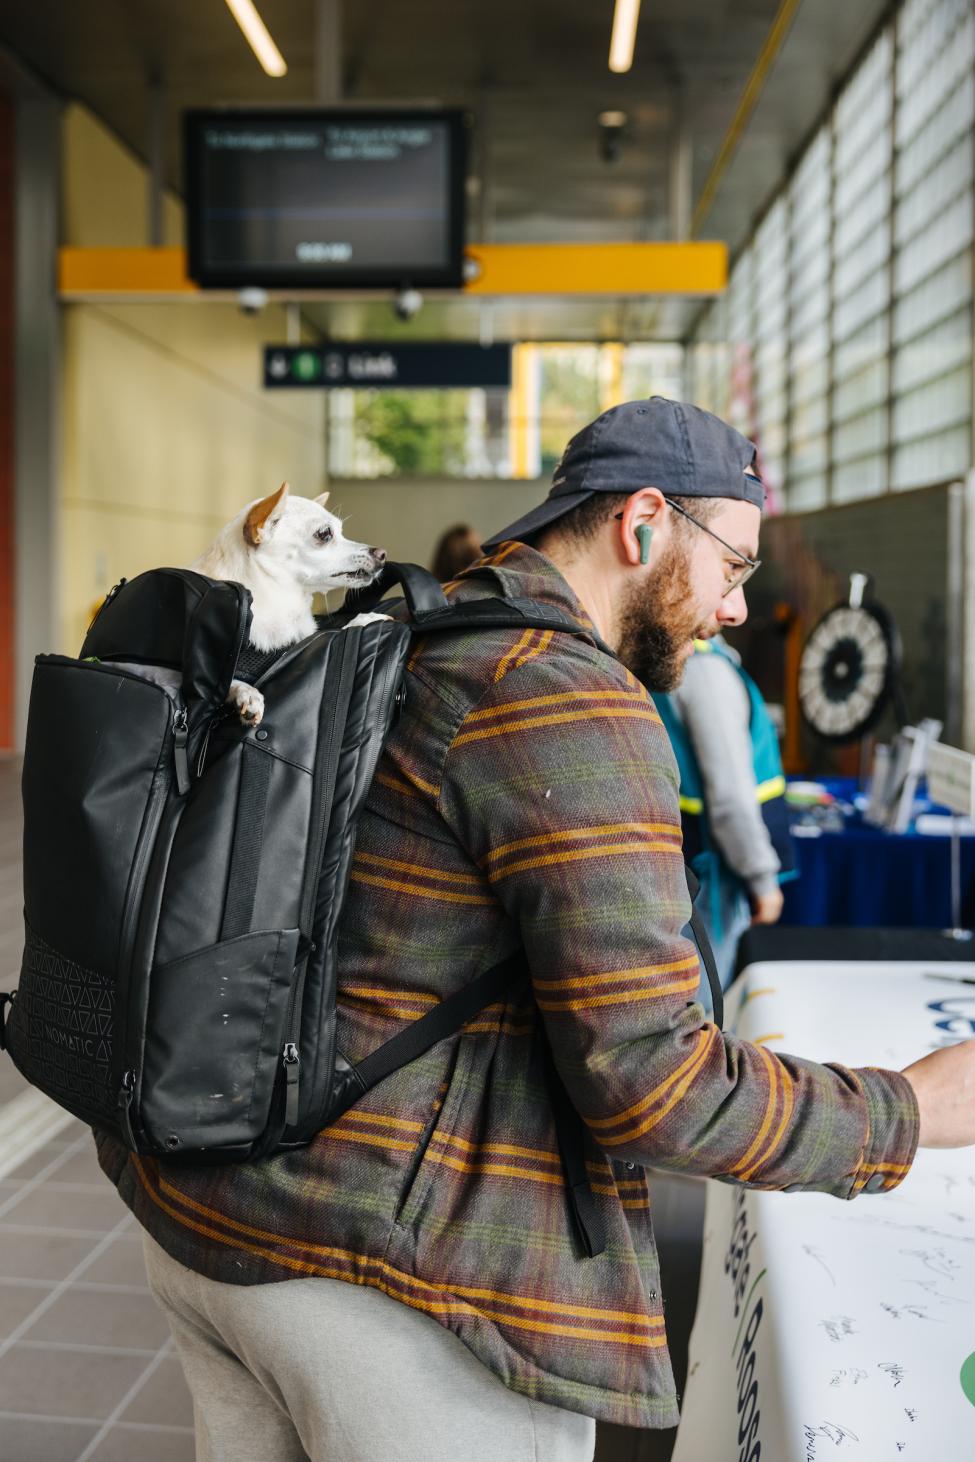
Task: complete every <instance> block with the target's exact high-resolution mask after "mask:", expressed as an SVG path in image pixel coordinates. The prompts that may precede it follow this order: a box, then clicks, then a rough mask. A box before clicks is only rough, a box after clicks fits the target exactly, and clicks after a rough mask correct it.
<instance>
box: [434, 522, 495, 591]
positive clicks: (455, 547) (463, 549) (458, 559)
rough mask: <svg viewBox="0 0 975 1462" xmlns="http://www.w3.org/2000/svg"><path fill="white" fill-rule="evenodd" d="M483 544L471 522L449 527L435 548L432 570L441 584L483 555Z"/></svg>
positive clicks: (453, 577) (454, 576) (447, 581)
mask: <svg viewBox="0 0 975 1462" xmlns="http://www.w3.org/2000/svg"><path fill="white" fill-rule="evenodd" d="M481 552H482V550H481V545H480V543H479V542H478V537H477V534H476V533H475V532H474V529H473V528H472V527H471V525H470V524H469V523H457V524H456V525H455V527H453V528H448V529H447V531H446V533H444V534H443V536H442V537H441V538H440V540H439V542H438V543H437V546H436V548H435V549H434V550H433V562H432V563H431V564H430V572H431V573H432V574H433V576H434V578H435V579H439V580H440V582H441V584H448V583H449V582H450V581H451V579H455V578H456V577H457V575H458V574H459V573H460V572H461V570H462V569H466V568H469V567H470V565H471V564H472V563H474V561H475V560H476V559H479V558H480V557H481Z"/></svg>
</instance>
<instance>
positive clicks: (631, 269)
mask: <svg viewBox="0 0 975 1462" xmlns="http://www.w3.org/2000/svg"><path fill="white" fill-rule="evenodd" d="M467 255H468V257H469V258H471V259H473V260H474V261H475V262H476V263H477V264H479V265H480V267H481V273H480V275H479V276H478V278H477V279H475V280H473V281H471V282H470V283H469V284H468V285H467V286H466V288H465V293H466V294H478V295H485V294H493V295H547V294H548V295H551V294H556V295H567V294H568V295H590V296H591V295H624V294H640V295H643V294H720V293H721V291H722V290H723V289H724V288H725V286H726V284H727V282H728V251H727V249H726V248H725V245H724V244H716V243H704V244H471V245H470V246H469V248H468V249H467Z"/></svg>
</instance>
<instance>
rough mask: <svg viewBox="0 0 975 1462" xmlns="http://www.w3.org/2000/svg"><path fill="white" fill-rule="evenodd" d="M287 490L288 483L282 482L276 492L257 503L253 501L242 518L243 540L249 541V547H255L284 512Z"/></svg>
mask: <svg viewBox="0 0 975 1462" xmlns="http://www.w3.org/2000/svg"><path fill="white" fill-rule="evenodd" d="M288 491H289V489H288V484H287V483H286V482H282V484H281V486H280V487H279V488H278V490H277V492H272V493H271V496H270V497H265V498H262V499H261V501H260V502H259V503H255V504H254V506H253V507H252V508H251V510H250V512H249V513H248V514H247V517H246V518H245V519H244V541H245V543H249V544H250V546H251V548H256V547H257V545H258V544H259V543H261V542H262V541H263V540H264V538H266V537H267V534H268V533H269V532H270V530H271V529H272V528H273V527H274V524H275V523H276V522H277V520H278V519H279V518H280V516H281V514H282V513H283V512H284V504H285V499H286V498H287V496H288Z"/></svg>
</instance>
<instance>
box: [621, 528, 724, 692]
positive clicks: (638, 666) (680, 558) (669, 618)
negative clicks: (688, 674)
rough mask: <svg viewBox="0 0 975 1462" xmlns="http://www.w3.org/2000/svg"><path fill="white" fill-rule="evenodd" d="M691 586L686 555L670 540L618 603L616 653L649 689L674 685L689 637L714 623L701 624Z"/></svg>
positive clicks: (703, 632) (700, 635)
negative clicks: (657, 560) (651, 569)
mask: <svg viewBox="0 0 975 1462" xmlns="http://www.w3.org/2000/svg"><path fill="white" fill-rule="evenodd" d="M698 612H699V611H698V610H697V609H696V607H695V605H694V597H693V594H692V592H691V577H690V566H689V562H688V555H687V553H686V552H685V551H684V549H683V547H682V545H681V544H680V543H679V542H675V543H672V544H671V545H670V548H669V549H668V551H667V553H666V555H665V556H664V558H662V559H661V561H660V563H659V564H658V565H657V567H656V569H655V570H654V572H653V573H652V574H651V576H650V578H649V580H646V579H645V580H643V582H642V583H632V584H631V585H630V587H629V590H628V592H627V594H626V597H625V599H624V601H623V604H622V605H621V607H620V648H619V657H620V659H621V660H622V662H623V664H624V665H625V666H626V667H627V668H628V669H629V670H632V671H633V674H634V675H635V676H636V677H637V679H638V680H640V681H642V682H643V684H644V685H645V686H646V687H647V689H648V690H658V691H667V690H674V689H675V688H676V687H677V686H678V685H679V684H680V682H681V678H682V676H683V674H684V666H685V664H686V663H687V655H686V653H685V652H686V649H687V643H688V641H689V640H692V639H695V638H706V637H708V636H709V635H711V634H713V629H712V628H711V627H709V626H708V625H706V624H703V625H702V624H701V623H700V621H699V619H698Z"/></svg>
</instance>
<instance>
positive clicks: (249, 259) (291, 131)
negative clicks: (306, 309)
mask: <svg viewBox="0 0 975 1462" xmlns="http://www.w3.org/2000/svg"><path fill="white" fill-rule="evenodd" d="M185 115H186V163H187V167H186V178H187V229H188V251H189V273H190V277H191V278H192V279H195V280H196V281H197V283H198V284H201V285H203V286H205V287H209V288H224V289H228V288H229V289H233V288H243V287H245V286H247V285H258V286H262V287H263V288H265V289H281V288H298V289H336V288H338V289H341V288H344V287H348V288H359V289H361V288H383V287H386V286H389V287H391V288H393V289H398V288H400V287H401V286H403V285H408V284H412V285H418V286H426V287H433V288H436V287H441V288H456V287H458V286H459V285H460V284H461V283H462V278H463V276H462V269H463V245H464V174H465V136H466V125H465V118H464V114H463V113H462V112H454V111H378V110H377V111H360V110H358V109H348V110H346V109H342V110H339V109H332V108H329V109H315V110H301V111H298V110H289V111H267V110H247V111H238V110H227V109H223V108H221V109H212V110H206V111H189V112H187V113H186V114H185Z"/></svg>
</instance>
